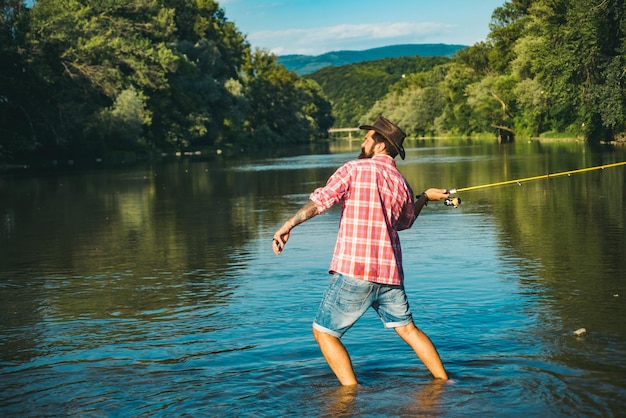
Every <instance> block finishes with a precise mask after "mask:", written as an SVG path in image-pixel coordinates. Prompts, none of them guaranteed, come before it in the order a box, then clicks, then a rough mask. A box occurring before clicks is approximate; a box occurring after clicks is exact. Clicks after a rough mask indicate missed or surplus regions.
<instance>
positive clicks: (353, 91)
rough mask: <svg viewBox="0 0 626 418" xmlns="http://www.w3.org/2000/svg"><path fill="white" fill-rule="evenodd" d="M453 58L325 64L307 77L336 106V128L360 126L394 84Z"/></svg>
mask: <svg viewBox="0 0 626 418" xmlns="http://www.w3.org/2000/svg"><path fill="white" fill-rule="evenodd" d="M449 61H450V58H447V57H419V56H416V57H400V58H384V59H380V60H375V61H365V62H358V63H354V64H350V65H343V66H340V67H325V68H322V69H321V70H319V71H316V72H315V73H313V74H309V75H306V76H305V78H310V79H312V80H315V81H316V82H317V83H318V84H319V85H320V86H321V88H322V90H323V92H324V95H326V96H327V97H328V99H329V100H330V101H331V103H332V105H333V115H334V117H335V127H343V128H352V127H356V126H358V125H359V124H360V123H361V122H365V120H363V116H364V115H366V114H367V113H368V112H369V110H370V109H371V108H372V107H373V106H374V104H375V103H376V102H377V101H379V100H382V99H383V98H384V97H385V95H386V94H387V93H388V92H389V89H390V88H391V86H393V85H395V84H396V83H398V82H399V81H401V80H402V79H403V77H406V76H407V75H410V74H422V73H425V72H427V71H430V70H432V69H433V68H435V67H436V66H439V65H442V64H445V63H447V62H449Z"/></svg>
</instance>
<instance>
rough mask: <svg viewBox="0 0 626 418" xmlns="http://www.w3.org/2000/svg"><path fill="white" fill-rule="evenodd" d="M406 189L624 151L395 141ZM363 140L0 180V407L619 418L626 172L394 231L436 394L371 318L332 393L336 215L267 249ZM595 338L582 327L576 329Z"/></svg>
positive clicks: (32, 411)
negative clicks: (321, 322)
mask: <svg viewBox="0 0 626 418" xmlns="http://www.w3.org/2000/svg"><path fill="white" fill-rule="evenodd" d="M407 148H408V149H407V158H406V160H404V161H402V160H398V161H397V163H398V167H399V169H400V170H401V171H402V172H403V173H404V175H405V176H406V177H407V179H408V180H409V182H410V183H411V185H412V186H413V188H414V190H415V191H416V192H420V191H422V190H423V189H425V188H427V187H445V188H452V187H459V188H461V187H469V186H475V185H481V184H488V183H492V182H497V181H504V180H511V179H517V178H524V177H530V176H536V175H542V174H547V173H555V172H559V171H568V170H573V169H578V168H583V167H592V166H597V165H602V164H609V163H614V162H619V161H625V160H626V152H625V150H624V148H623V147H621V148H620V147H617V148H615V147H597V148H592V147H589V146H587V145H585V144H582V143H578V142H564V143H561V142H554V143H539V142H521V141H520V142H518V143H515V144H507V145H498V144H485V143H476V142H472V141H469V140H436V141H415V142H409V143H408V144H407ZM357 153H358V143H357V142H353V143H352V144H344V145H341V146H340V145H333V146H331V147H330V149H328V150H326V151H324V152H314V153H306V154H299V155H290V156H286V155H282V156H273V157H257V158H254V157H246V158H239V159H236V160H231V159H228V158H210V159H205V158H202V157H196V158H191V157H188V158H181V159H178V160H171V161H164V162H160V163H153V164H146V165H138V166H133V167H128V168H116V169H91V170H84V169H74V170H71V171H63V172H62V171H54V172H46V173H39V174H37V173H19V174H18V173H11V174H5V175H4V176H2V177H0V310H1V312H0V313H1V317H0V415H2V416H5V417H13V416H15V417H18V416H19V417H23V416H31V417H42V416H94V417H100V416H103V417H104V416H107V417H108V416H194V417H195V416H255V417H275V416H364V417H366V416H367V417H369V416H371V417H377V416H398V417H400V416H441V417H461V416H463V417H465V416H547V415H552V416H598V417H600V416H602V417H607V416H608V417H610V416H624V411H625V410H626V364H625V363H624V359H625V358H626V321H625V318H626V274H625V271H626V229H625V225H626V215H625V213H626V211H625V209H624V204H625V203H626V184H625V180H626V168H625V166H620V167H615V168H608V169H604V170H594V171H589V172H586V173H581V174H574V175H571V176H560V177H554V178H550V179H541V180H536V181H529V182H522V183H521V184H520V185H516V184H514V185H508V186H499V187H491V188H484V189H479V190H474V191H468V192H464V193H460V194H459V197H461V199H462V204H461V205H460V206H459V207H458V208H452V207H447V206H445V205H443V204H441V203H439V202H431V203H430V204H429V205H428V206H427V207H426V208H424V210H423V212H422V214H421V215H420V217H419V219H418V220H417V221H416V224H415V225H414V227H413V228H412V229H411V230H408V231H404V232H402V233H401V240H402V245H403V250H404V258H405V271H406V288H407V293H408V296H409V300H410V302H411V307H412V311H413V314H414V318H415V322H416V324H417V325H418V327H420V328H422V329H423V330H424V331H425V332H426V333H427V334H428V335H429V336H430V337H431V339H432V340H433V342H434V343H435V345H436V346H437V349H438V350H439V353H440V354H441V357H442V359H443V361H444V363H445V366H446V368H447V370H448V371H449V373H450V375H451V377H452V379H453V381H452V382H449V383H448V384H441V383H439V382H433V381H431V379H430V376H429V374H428V372H427V371H426V369H425V368H424V367H423V365H422V364H421V363H420V362H419V361H418V360H417V359H416V358H415V356H414V355H413V354H412V352H411V350H410V349H409V347H408V346H406V345H404V343H402V342H401V340H400V339H399V338H398V337H397V336H396V335H395V333H394V332H393V331H391V330H386V329H384V328H383V327H382V325H381V323H380V321H379V320H378V318H377V317H376V315H375V314H374V313H373V311H371V312H368V313H367V314H366V315H365V317H363V318H362V319H361V320H360V321H359V322H358V323H357V324H356V325H355V327H354V328H353V329H352V330H350V331H349V332H348V333H347V334H346V336H345V337H344V340H343V341H344V343H345V345H346V347H347V348H348V350H349V351H350V353H351V356H352V360H353V363H354V367H355V370H356V373H357V376H358V378H359V380H360V382H361V385H360V386H359V387H358V388H349V389H345V388H341V387H340V386H339V385H338V383H337V381H336V379H335V377H334V375H333V374H332V372H331V371H330V370H329V368H328V367H327V365H326V363H325V361H324V360H323V358H322V356H321V354H320V353H319V350H318V348H317V345H316V344H315V342H314V340H313V337H312V335H311V322H312V319H313V317H314V315H315V312H316V310H317V305H318V303H319V300H320V298H321V296H322V293H323V291H324V290H325V288H326V287H327V285H328V283H329V280H330V275H328V274H327V267H328V264H329V261H330V256H331V254H332V248H333V244H334V238H335V235H336V231H337V225H338V219H339V211H338V210H337V209H335V208H333V209H331V210H330V211H329V212H327V213H325V214H323V215H321V216H318V217H316V218H315V219H313V220H311V221H309V222H307V223H304V224H302V225H300V226H299V227H297V228H296V229H295V230H294V231H293V233H292V237H291V240H290V241H289V244H288V246H287V248H286V249H285V251H284V252H283V253H282V254H281V255H280V256H275V255H274V254H273V253H272V251H271V238H272V234H273V232H274V231H275V229H276V228H278V227H279V226H280V225H281V224H282V222H283V221H284V220H285V219H286V218H287V217H289V216H290V215H291V214H292V213H293V212H294V211H295V210H296V209H298V208H299V207H300V206H301V205H302V204H303V203H304V202H305V201H306V200H307V197H308V194H309V193H310V192H311V191H312V190H313V189H314V188H316V187H319V186H321V185H323V184H324V182H325V181H326V179H327V177H328V176H329V175H330V174H331V173H332V172H333V171H334V170H335V169H336V168H337V167H338V166H340V165H341V164H342V163H344V162H345V161H348V160H349V159H352V158H354V156H356V154H357ZM580 328H585V329H586V331H587V332H586V334H585V335H582V336H576V335H574V331H576V330H578V329H580Z"/></svg>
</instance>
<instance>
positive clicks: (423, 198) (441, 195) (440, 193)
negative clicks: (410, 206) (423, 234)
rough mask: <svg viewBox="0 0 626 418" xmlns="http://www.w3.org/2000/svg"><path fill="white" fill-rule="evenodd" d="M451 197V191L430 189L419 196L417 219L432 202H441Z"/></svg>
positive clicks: (416, 206) (416, 204) (416, 211)
mask: <svg viewBox="0 0 626 418" xmlns="http://www.w3.org/2000/svg"><path fill="white" fill-rule="evenodd" d="M447 197H450V191H449V190H446V189H428V190H426V191H425V192H424V193H422V194H421V195H418V196H417V200H416V201H415V209H414V213H415V217H416V218H417V217H418V216H419V214H420V212H421V211H422V208H423V207H424V206H426V205H427V204H428V201H430V200H441V199H445V198H447Z"/></svg>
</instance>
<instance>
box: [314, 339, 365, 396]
mask: <svg viewBox="0 0 626 418" xmlns="http://www.w3.org/2000/svg"><path fill="white" fill-rule="evenodd" d="M313 336H314V337H315V341H317V344H318V345H319V346H320V350H321V351H322V354H323V355H324V358H325V359H326V362H327V363H328V365H329V366H330V368H331V369H332V371H333V372H334V373H335V376H337V379H339V383H341V384H342V385H344V386H350V385H356V384H357V383H358V382H357V380H356V376H355V375H354V369H353V368H352V361H351V360H350V355H349V354H348V350H346V347H344V345H343V344H342V343H341V341H340V340H339V338H337V337H334V336H332V335H330V334H326V333H324V332H321V331H318V330H317V329H315V328H313Z"/></svg>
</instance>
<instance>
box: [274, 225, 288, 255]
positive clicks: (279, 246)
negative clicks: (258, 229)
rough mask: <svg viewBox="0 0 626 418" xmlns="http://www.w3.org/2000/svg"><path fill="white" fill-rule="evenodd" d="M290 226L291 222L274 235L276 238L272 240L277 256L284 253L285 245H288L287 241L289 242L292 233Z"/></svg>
mask: <svg viewBox="0 0 626 418" xmlns="http://www.w3.org/2000/svg"><path fill="white" fill-rule="evenodd" d="M289 226H290V225H289V221H287V222H285V224H284V225H283V226H281V227H280V229H279V230H278V231H276V232H275V233H274V238H272V250H274V254H276V255H278V254H280V253H281V252H282V251H283V248H285V244H287V241H288V240H289V233H290V232H291V228H290V227H289Z"/></svg>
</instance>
